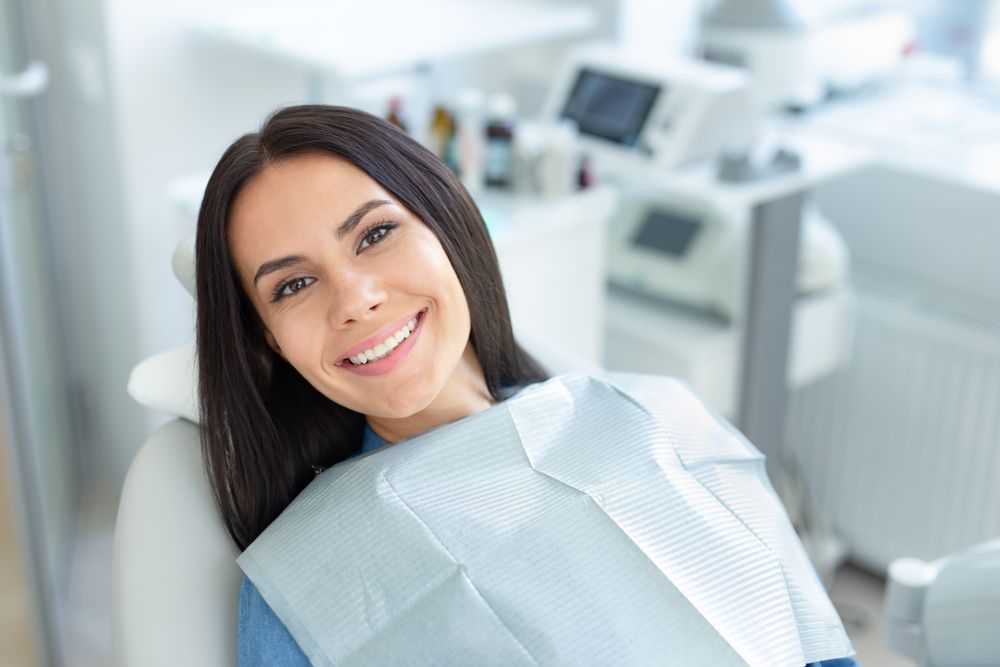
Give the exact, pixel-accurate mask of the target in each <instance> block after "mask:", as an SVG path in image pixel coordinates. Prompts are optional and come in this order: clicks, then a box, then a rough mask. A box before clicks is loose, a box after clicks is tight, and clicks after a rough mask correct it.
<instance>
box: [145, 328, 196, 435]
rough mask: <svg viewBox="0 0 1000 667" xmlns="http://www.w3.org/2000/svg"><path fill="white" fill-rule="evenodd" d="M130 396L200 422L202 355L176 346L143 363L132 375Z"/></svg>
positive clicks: (156, 408) (159, 408) (189, 346)
mask: <svg viewBox="0 0 1000 667" xmlns="http://www.w3.org/2000/svg"><path fill="white" fill-rule="evenodd" d="M128 393H129V396H131V397H132V398H134V399H135V400H136V401H138V402H139V403H140V404H141V405H144V406H146V407H147V408H152V409H153V410H159V411H160V412H166V413H168V414H171V415H176V416H178V417H183V418H184V419H187V420H188V421H191V422H194V423H196V424H197V423H198V422H199V419H198V355H197V354H196V352H195V346H194V345H184V346H182V347H175V348H174V349H172V350H167V351H166V352H160V353H159V354H154V355H153V356H152V357H149V358H148V359H145V360H143V361H141V362H139V364H138V365H136V367H135V368H133V369H132V373H131V375H129V378H128Z"/></svg>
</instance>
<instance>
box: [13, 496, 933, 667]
mask: <svg viewBox="0 0 1000 667" xmlns="http://www.w3.org/2000/svg"><path fill="white" fill-rule="evenodd" d="M88 500H89V503H88V508H87V511H86V513H85V515H86V517H85V520H84V524H83V531H82V532H83V537H82V539H81V540H80V544H79V549H78V552H77V556H78V558H77V569H76V572H75V573H74V575H75V576H74V582H75V583H74V585H73V587H72V591H71V594H70V598H71V599H70V601H69V605H70V610H69V611H70V613H69V615H68V620H69V624H68V626H69V627H68V630H69V632H68V647H67V649H68V651H67V652H68V655H72V656H74V658H73V661H72V664H73V665H74V666H79V667H90V666H94V667H98V666H100V667H104V666H105V665H109V664H111V621H110V602H111V599H110V583H111V543H112V541H111V536H112V531H113V527H114V518H115V517H114V511H115V504H116V502H117V498H116V497H115V496H114V495H113V494H109V493H92V494H90V497H89V498H88ZM8 565H9V564H8V563H5V562H0V570H4V571H6V570H7V567H8ZM0 581H2V580H0ZM883 593H884V582H883V580H882V579H881V578H879V577H877V576H874V575H872V574H869V573H867V572H865V571H863V570H860V569H858V568H855V567H853V566H850V565H848V566H845V567H843V568H841V569H840V570H839V571H838V572H837V575H836V577H835V579H834V584H833V588H832V591H831V598H832V599H833V602H834V604H835V605H836V607H837V610H838V611H839V612H840V615H841V617H842V618H843V620H844V624H845V626H846V628H847V631H848V634H850V636H851V640H852V641H853V643H854V648H855V649H856V650H857V659H858V662H860V663H861V665H862V666H863V667H914V663H912V662H910V661H909V660H906V659H904V658H901V657H899V656H897V655H895V654H892V653H890V652H889V651H888V650H887V649H885V648H884V647H883V646H882V622H881V619H882V598H883ZM4 597H5V598H6V597H7V596H6V595H5V596H4ZM17 620H18V619H13V621H17ZM0 622H2V623H3V625H4V627H3V628H0V630H2V632H3V634H2V635H0V636H3V637H9V636H11V635H10V634H9V633H11V632H12V627H14V626H12V625H10V624H11V623H12V616H11V615H10V614H8V615H5V616H2V617H0ZM0 645H2V646H4V649H5V650H7V651H8V652H9V651H18V645H17V644H9V645H8V644H7V642H6V641H5V642H0ZM21 648H23V649H24V650H25V651H28V650H30V646H22V647H21ZM0 664H3V665H18V666H20V665H25V666H27V665H31V664H33V662H32V660H31V658H30V657H29V655H28V654H21V653H18V654H17V655H13V654H12V655H8V653H0Z"/></svg>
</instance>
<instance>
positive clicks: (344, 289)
mask: <svg viewBox="0 0 1000 667" xmlns="http://www.w3.org/2000/svg"><path fill="white" fill-rule="evenodd" d="M334 280H335V282H336V283H337V284H336V288H335V289H333V290H331V298H330V306H329V319H330V324H331V326H334V327H336V328H341V327H349V326H351V325H352V324H354V323H355V322H363V321H365V320H366V319H367V318H369V317H372V316H374V315H375V314H376V313H377V312H378V310H379V308H381V307H382V305H383V304H384V303H385V301H386V297H387V293H386V291H385V289H384V288H383V287H382V285H381V283H380V281H379V280H378V279H377V278H376V277H375V276H372V275H369V274H367V273H346V272H344V273H341V275H339V276H337V277H336V278H335V279H334Z"/></svg>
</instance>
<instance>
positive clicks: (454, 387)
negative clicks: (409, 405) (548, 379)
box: [367, 343, 496, 442]
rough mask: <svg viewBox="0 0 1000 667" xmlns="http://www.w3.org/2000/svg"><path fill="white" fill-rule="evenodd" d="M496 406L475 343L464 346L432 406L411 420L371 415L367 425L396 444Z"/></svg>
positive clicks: (413, 416) (410, 418)
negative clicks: (457, 361)
mask: <svg viewBox="0 0 1000 667" xmlns="http://www.w3.org/2000/svg"><path fill="white" fill-rule="evenodd" d="M494 403H496V401H495V400H493V397H492V396H491V395H490V392H489V389H487V387H486V378H485V377H484V376H483V368H482V366H480V365H479V358H478V357H477V356H476V352H475V350H473V349H472V343H469V344H468V345H467V346H466V347H465V351H464V352H463V353H462V358H461V360H460V361H459V363H458V366H456V367H455V372H454V373H452V376H451V378H449V380H448V382H447V383H446V384H445V386H444V387H443V388H442V389H441V391H440V392H439V393H438V395H437V396H435V397H434V400H433V401H431V403H430V405H428V406H427V407H426V408H424V409H423V410H421V411H420V412H417V413H414V414H412V415H410V416H409V417H401V418H398V419H389V418H385V417H373V416H369V417H368V418H367V419H368V425H369V426H370V427H371V428H372V430H373V431H375V433H377V434H378V435H379V436H380V437H381V438H383V439H385V440H386V441H388V442H396V441H398V440H402V439H404V438H409V437H412V436H414V435H418V434H420V433H423V432H425V431H429V430H431V429H432V428H435V427H436V426H440V425H442V424H447V423H449V422H453V421H456V420H458V419H461V418H462V417H467V416H469V415H471V414H473V413H476V412H481V411H482V410H486V409H487V408H489V407H490V406H492V405H493V404H494Z"/></svg>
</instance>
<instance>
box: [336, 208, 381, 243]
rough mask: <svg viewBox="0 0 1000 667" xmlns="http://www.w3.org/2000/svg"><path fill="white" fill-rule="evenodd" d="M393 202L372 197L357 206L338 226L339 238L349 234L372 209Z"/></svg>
mask: <svg viewBox="0 0 1000 667" xmlns="http://www.w3.org/2000/svg"><path fill="white" fill-rule="evenodd" d="M391 203H392V202H390V201H389V200H388V199H372V200H371V201H369V202H365V203H364V204H362V205H361V206H359V207H358V208H356V209H355V210H354V213H351V214H350V215H349V216H347V219H346V220H344V222H343V223H341V225H340V227H337V240H338V241H339V240H341V239H342V238H344V237H345V236H347V235H348V234H350V233H351V230H353V229H354V228H355V227H357V226H358V223H359V222H361V218H363V217H365V216H366V215H368V214H369V213H370V212H371V211H372V210H374V209H376V208H378V207H379V206H383V205H385V204H391Z"/></svg>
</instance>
